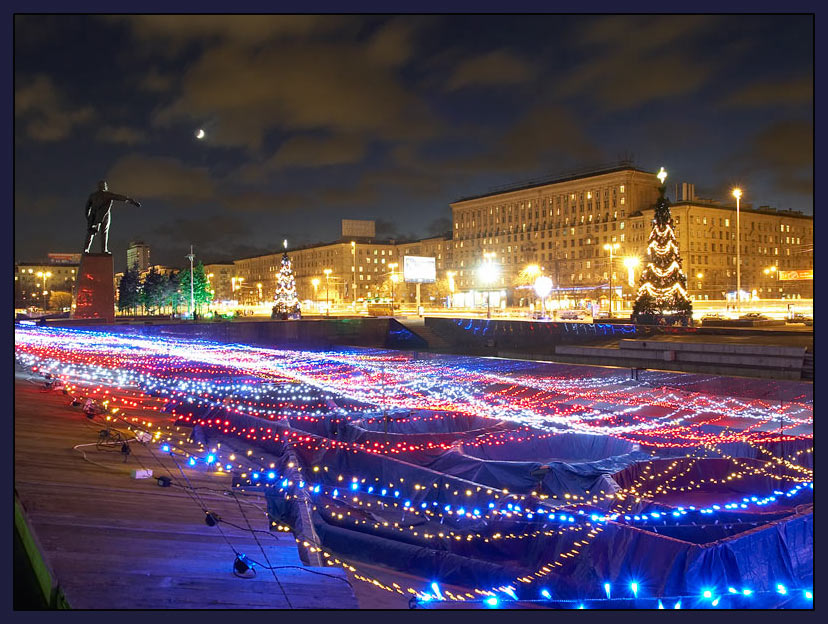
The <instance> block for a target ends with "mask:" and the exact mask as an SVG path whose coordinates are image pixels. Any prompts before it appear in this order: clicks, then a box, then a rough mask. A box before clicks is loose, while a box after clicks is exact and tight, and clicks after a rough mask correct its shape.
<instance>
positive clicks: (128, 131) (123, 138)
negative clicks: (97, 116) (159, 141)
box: [95, 126, 147, 145]
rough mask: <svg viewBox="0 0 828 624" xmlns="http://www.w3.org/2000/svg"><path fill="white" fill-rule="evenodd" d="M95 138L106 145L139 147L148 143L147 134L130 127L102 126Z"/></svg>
mask: <svg viewBox="0 0 828 624" xmlns="http://www.w3.org/2000/svg"><path fill="white" fill-rule="evenodd" d="M95 136H96V137H97V138H98V140H99V141H103V142H105V143H119V144H123V145H138V144H139V143H145V142H146V141H147V134H146V132H144V131H143V130H139V129H137V128H130V127H129V126H101V127H100V128H99V129H98V132H97V134H96V135H95Z"/></svg>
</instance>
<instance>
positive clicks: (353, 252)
mask: <svg viewBox="0 0 828 624" xmlns="http://www.w3.org/2000/svg"><path fill="white" fill-rule="evenodd" d="M351 256H352V258H353V264H352V265H351V274H352V275H353V283H354V288H353V290H354V313H356V301H357V285H356V241H351Z"/></svg>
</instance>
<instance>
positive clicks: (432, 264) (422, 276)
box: [403, 256, 437, 284]
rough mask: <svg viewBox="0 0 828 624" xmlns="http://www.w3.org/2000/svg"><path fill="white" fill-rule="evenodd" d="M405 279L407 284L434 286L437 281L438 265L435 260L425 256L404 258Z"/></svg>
mask: <svg viewBox="0 0 828 624" xmlns="http://www.w3.org/2000/svg"><path fill="white" fill-rule="evenodd" d="M403 278H404V279H405V281H406V282H413V283H418V282H419V283H420V284H432V283H434V282H436V281H437V264H436V260H435V258H430V257H425V256H405V257H404V258H403Z"/></svg>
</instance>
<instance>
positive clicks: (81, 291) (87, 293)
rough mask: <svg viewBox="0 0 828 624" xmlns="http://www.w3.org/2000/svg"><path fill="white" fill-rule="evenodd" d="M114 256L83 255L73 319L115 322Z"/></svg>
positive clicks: (79, 268) (79, 269)
mask: <svg viewBox="0 0 828 624" xmlns="http://www.w3.org/2000/svg"><path fill="white" fill-rule="evenodd" d="M113 282H114V271H113V264H112V254H83V255H82V256H81V261H80V266H79V267H78V282H77V286H76V290H75V292H76V293H77V294H76V297H75V312H74V313H73V314H72V318H77V319H100V320H101V321H104V322H106V323H114V322H115V286H114V284H113Z"/></svg>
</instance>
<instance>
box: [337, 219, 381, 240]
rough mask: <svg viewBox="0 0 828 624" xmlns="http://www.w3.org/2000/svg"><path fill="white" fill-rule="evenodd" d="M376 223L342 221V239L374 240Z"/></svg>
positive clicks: (356, 220) (358, 220) (355, 220)
mask: <svg viewBox="0 0 828 624" xmlns="http://www.w3.org/2000/svg"><path fill="white" fill-rule="evenodd" d="M376 230H377V228H376V223H375V222H374V221H367V220H361V219H342V238H351V237H354V238H374V237H375V236H376Z"/></svg>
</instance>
